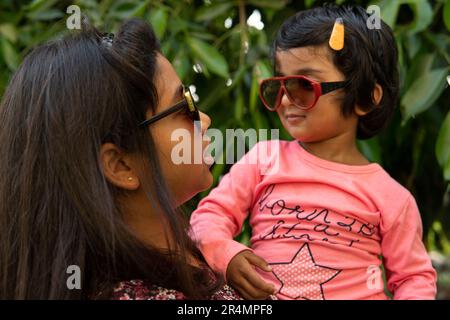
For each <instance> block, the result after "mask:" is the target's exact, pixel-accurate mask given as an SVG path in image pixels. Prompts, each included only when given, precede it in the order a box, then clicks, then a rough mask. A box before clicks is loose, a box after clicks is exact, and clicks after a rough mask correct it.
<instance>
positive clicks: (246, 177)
mask: <svg viewBox="0 0 450 320" xmlns="http://www.w3.org/2000/svg"><path fill="white" fill-rule="evenodd" d="M261 144H262V143H261V142H260V143H258V144H257V145H256V146H255V147H253V148H252V150H250V151H249V152H248V153H247V154H246V155H245V156H244V157H243V158H242V159H241V160H239V161H238V162H237V163H236V164H235V165H233V166H232V168H231V169H230V172H229V173H228V174H226V175H225V176H224V177H223V178H222V180H221V181H220V183H219V185H218V186H217V187H216V188H215V189H213V190H212V191H211V192H210V194H209V195H208V196H207V197H205V198H203V199H202V201H200V203H199V205H198V207H197V209H196V210H195V211H194V212H193V214H192V215H191V227H192V236H193V238H194V239H195V240H196V241H197V243H198V246H199V249H200V251H201V252H202V254H203V256H204V257H205V259H206V261H207V262H208V264H209V265H210V266H211V268H213V269H214V270H216V271H218V272H220V273H221V274H222V275H223V276H224V277H225V278H227V280H229V282H230V284H232V285H233V284H234V285H235V286H236V289H238V291H240V293H241V294H243V296H244V298H257V297H261V298H264V297H266V296H268V295H269V294H271V293H273V291H274V288H273V286H272V285H269V284H267V283H265V282H264V281H263V280H262V279H261V278H260V276H259V275H258V273H257V272H256V271H255V270H254V266H257V267H259V268H260V269H262V270H264V271H270V270H269V266H268V264H267V263H266V262H265V261H264V260H263V259H262V258H260V257H258V256H256V255H255V254H254V253H253V252H252V251H251V249H250V248H248V247H247V246H245V245H243V244H241V243H239V242H237V241H234V240H233V238H234V237H235V236H236V235H238V234H239V233H240V232H241V230H242V225H243V223H244V221H245V219H246V218H247V216H248V212H249V210H250V207H251V205H252V203H253V200H254V199H253V197H254V191H255V187H256V185H257V183H258V182H259V181H260V179H261V174H260V172H259V168H258V165H257V163H255V162H256V161H255V160H256V156H257V152H258V151H257V150H258V146H260V145H261ZM232 260H233V263H232V264H231V265H230V261H232ZM229 265H230V267H231V268H230V270H228V272H227V269H228V266H229ZM244 278H247V279H244ZM233 280H236V281H233ZM241 280H242V281H241ZM247 280H248V281H247ZM263 291H268V293H267V294H262V295H260V293H262V292H263Z"/></svg>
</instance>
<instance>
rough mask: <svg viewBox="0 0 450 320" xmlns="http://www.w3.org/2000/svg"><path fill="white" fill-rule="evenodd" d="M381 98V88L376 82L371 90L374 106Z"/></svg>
mask: <svg viewBox="0 0 450 320" xmlns="http://www.w3.org/2000/svg"><path fill="white" fill-rule="evenodd" d="M381 98H383V88H382V87H381V86H380V85H379V84H378V83H376V84H375V88H373V92H372V100H373V102H374V103H375V105H376V106H378V105H379V104H380V102H381Z"/></svg>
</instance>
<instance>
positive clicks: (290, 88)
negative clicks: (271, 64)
mask: <svg viewBox="0 0 450 320" xmlns="http://www.w3.org/2000/svg"><path fill="white" fill-rule="evenodd" d="M345 84H346V82H345V81H338V82H321V83H319V82H316V81H314V80H311V79H309V78H307V77H305V76H287V77H273V78H267V79H265V80H263V81H262V82H261V84H260V86H259V96H260V98H261V100H262V102H263V104H264V105H265V106H266V108H267V109H269V110H270V111H275V110H277V108H278V107H279V106H280V104H281V99H282V98H283V93H284V94H286V96H287V97H288V99H289V101H291V103H293V104H294V105H295V106H297V107H298V108H300V109H305V110H306V109H311V108H312V107H314V106H315V105H316V103H317V100H319V98H320V96H322V95H324V94H327V93H329V92H331V91H334V90H337V89H341V88H343V87H345Z"/></svg>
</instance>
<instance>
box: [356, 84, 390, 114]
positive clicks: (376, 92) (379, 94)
mask: <svg viewBox="0 0 450 320" xmlns="http://www.w3.org/2000/svg"><path fill="white" fill-rule="evenodd" d="M381 98H383V88H382V87H381V86H380V85H379V84H378V83H376V84H375V88H373V92H372V101H373V103H374V104H375V105H376V106H378V105H379V104H380V102H381ZM369 111H370V110H367V111H366V110H363V109H361V107H360V106H358V105H356V106H355V113H356V114H357V115H358V116H360V117H361V116H364V115H366V114H367V113H368V112H369Z"/></svg>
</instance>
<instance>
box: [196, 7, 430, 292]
mask: <svg viewBox="0 0 450 320" xmlns="http://www.w3.org/2000/svg"><path fill="white" fill-rule="evenodd" d="M368 19H369V16H368V15H367V13H366V12H365V10H364V9H363V8H361V7H358V6H346V7H341V6H336V5H327V6H324V7H318V8H314V9H310V10H306V11H302V12H299V13H297V14H296V15H294V16H293V17H291V18H289V19H288V20H287V21H286V22H285V23H284V24H283V25H282V27H281V29H280V30H279V32H278V34H277V37H276V40H275V42H274V48H273V49H274V50H273V52H274V53H273V55H274V65H275V73H276V76H277V77H275V78H269V79H265V80H264V81H262V82H261V84H260V89H261V90H260V96H261V99H262V101H263V103H264V105H265V106H266V107H267V108H268V109H269V110H272V111H276V112H277V113H278V116H279V117H280V120H281V122H282V124H283V126H284V128H285V129H286V130H287V131H288V132H289V134H290V135H291V136H292V137H293V138H294V140H293V141H291V142H288V141H279V143H278V146H277V147H274V144H273V142H272V143H269V142H260V143H258V144H257V145H256V146H255V147H253V148H252V149H251V150H250V152H249V153H247V154H246V155H245V156H244V157H243V158H242V159H241V160H240V161H239V162H238V163H237V164H235V165H234V166H233V167H232V168H231V170H230V172H229V173H228V174H227V175H225V176H224V177H223V179H222V180H221V182H220V184H219V186H218V187H217V188H216V189H214V190H212V191H211V193H210V194H209V195H208V196H207V197H206V198H204V199H203V200H202V201H201V202H200V204H199V206H198V209H197V210H196V211H195V212H194V213H193V214H192V217H191V225H192V233H193V236H194V237H195V238H196V240H197V241H198V244H199V248H200V250H201V251H202V253H203V254H204V256H205V257H206V259H207V262H208V263H209V264H210V266H211V267H212V268H213V269H215V270H217V271H220V272H222V273H223V275H224V276H226V279H227V281H228V282H229V283H230V284H231V285H233V286H234V287H235V288H236V289H237V290H239V291H240V292H241V294H242V295H243V296H244V297H245V298H248V299H261V298H266V297H267V296H268V295H270V294H273V293H275V294H276V295H277V297H278V298H279V299H387V296H386V295H385V293H384V286H383V279H382V272H381V265H382V264H384V268H385V271H386V278H387V279H386V280H387V288H388V289H389V291H390V292H391V293H392V294H393V298H394V299H434V298H435V294H436V272H435V271H434V269H433V268H432V265H431V262H430V259H429V257H428V255H427V252H426V249H425V247H424V245H423V243H422V223H421V217H420V213H419V211H418V208H417V204H416V202H415V199H414V197H413V196H412V195H411V193H410V192H409V191H408V190H407V189H405V188H404V187H402V186H401V185H400V184H399V183H398V182H396V181H395V180H394V179H393V178H391V177H390V176H389V174H388V173H387V172H386V171H384V170H383V168H382V167H381V166H380V165H378V164H377V163H370V162H369V161H368V160H367V159H366V158H365V157H364V156H363V155H362V154H361V153H360V152H359V151H358V149H357V147H356V138H360V139H367V138H370V137H373V136H375V135H376V134H377V133H378V132H380V131H381V129H382V128H383V127H384V126H385V124H386V123H387V122H388V120H389V119H390V117H391V115H392V113H393V111H394V107H395V105H396V101H397V96H398V82H399V80H398V71H397V50H396V43H395V40H394V37H393V33H392V31H391V29H390V28H389V27H388V26H387V25H386V24H385V23H384V22H381V29H370V28H368V27H367V24H366V23H367V21H368ZM342 24H343V27H342ZM264 148H267V149H268V150H269V151H270V153H271V155H272V159H275V158H276V159H277V161H276V168H275V169H276V170H274V171H273V172H272V173H271V174H267V169H268V168H267V161H265V160H267V159H264V157H267V156H265V155H264V153H262V152H259V151H258V150H259V149H264ZM273 155H275V157H274V156H273ZM251 158H257V159H258V161H254V162H252V161H249V160H250V159H251ZM262 163H265V164H266V166H262V165H261V164H262ZM271 165H275V163H274V162H273V161H272V162H270V161H269V165H268V166H269V169H270V166H271ZM248 214H250V224H251V226H252V237H251V248H248V247H246V246H244V245H242V244H240V243H238V242H236V241H234V240H233V237H234V236H236V235H237V234H239V232H240V231H241V228H242V224H243V222H244V220H245V219H246V218H247V216H248Z"/></svg>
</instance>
